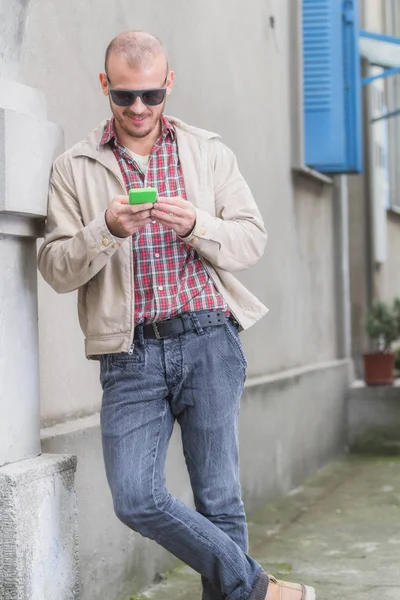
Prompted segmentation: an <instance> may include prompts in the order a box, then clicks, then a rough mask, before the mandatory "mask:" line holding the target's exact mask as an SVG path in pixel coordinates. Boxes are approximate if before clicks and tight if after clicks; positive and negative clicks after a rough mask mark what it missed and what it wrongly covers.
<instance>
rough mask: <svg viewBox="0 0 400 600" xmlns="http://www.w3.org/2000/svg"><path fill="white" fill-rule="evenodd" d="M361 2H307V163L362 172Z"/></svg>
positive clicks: (332, 170) (326, 169)
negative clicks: (359, 18) (359, 3)
mask: <svg viewBox="0 0 400 600" xmlns="http://www.w3.org/2000/svg"><path fill="white" fill-rule="evenodd" d="M357 5H358V0H303V60H304V122H305V126H304V135H305V162H306V164H307V165H308V166H310V167H312V168H314V169H317V170H318V171H322V172H326V173H348V172H359V171H360V170H361V160H362V159H361V98H360V94H361V81H360V58H359V54H358V6H357Z"/></svg>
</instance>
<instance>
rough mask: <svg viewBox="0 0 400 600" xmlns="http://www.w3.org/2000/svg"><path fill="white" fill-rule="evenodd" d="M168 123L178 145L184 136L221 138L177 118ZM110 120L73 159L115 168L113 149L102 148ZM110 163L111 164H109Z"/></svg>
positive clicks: (77, 147)
mask: <svg viewBox="0 0 400 600" xmlns="http://www.w3.org/2000/svg"><path fill="white" fill-rule="evenodd" d="M167 119H168V121H169V122H170V123H171V125H173V126H174V128H175V130H176V134H177V139H178V145H179V139H180V138H181V137H182V136H186V135H190V136H195V137H197V138H198V139H199V140H203V141H208V140H211V139H219V138H220V136H219V135H218V134H217V133H212V132H211V131H206V130H205V129H199V128H198V127H193V126H192V125H187V124H186V123H184V122H183V121H181V120H180V119H177V118H175V117H167ZM107 123H108V120H106V121H103V122H102V123H101V124H100V125H99V127H97V128H96V129H94V130H93V131H92V132H91V133H90V134H89V135H88V136H87V138H85V139H84V140H83V141H82V142H78V143H77V144H76V145H75V146H73V148H72V149H71V154H72V157H73V158H76V157H78V156H87V157H89V158H94V159H95V160H99V161H100V162H102V163H104V164H106V166H108V167H110V168H112V167H114V168H115V162H116V161H115V157H114V154H113V152H112V151H111V149H110V148H109V146H108V145H105V146H101V145H100V142H101V140H102V137H103V135H104V130H105V127H106V126H107ZM107 163H109V164H107Z"/></svg>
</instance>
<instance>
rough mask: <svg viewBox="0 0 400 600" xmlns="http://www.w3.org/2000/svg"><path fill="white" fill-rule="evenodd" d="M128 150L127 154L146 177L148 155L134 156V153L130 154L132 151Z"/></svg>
mask: <svg viewBox="0 0 400 600" xmlns="http://www.w3.org/2000/svg"><path fill="white" fill-rule="evenodd" d="M127 150H128V153H129V154H130V155H131V156H132V158H133V160H134V161H135V163H137V165H138V167H139V169H140V170H141V171H142V173H143V174H144V175H147V169H148V168H149V159H150V154H146V156H140V154H136V152H132V150H129V149H128V148H127Z"/></svg>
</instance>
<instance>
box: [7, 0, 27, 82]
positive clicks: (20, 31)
mask: <svg viewBox="0 0 400 600" xmlns="http://www.w3.org/2000/svg"><path fill="white" fill-rule="evenodd" d="M29 2H30V0H11V2H3V3H2V6H0V77H5V78H10V79H15V80H17V81H18V80H19V78H20V72H19V61H20V53H21V47H22V42H23V38H24V33H25V23H26V18H27V12H28V5H29Z"/></svg>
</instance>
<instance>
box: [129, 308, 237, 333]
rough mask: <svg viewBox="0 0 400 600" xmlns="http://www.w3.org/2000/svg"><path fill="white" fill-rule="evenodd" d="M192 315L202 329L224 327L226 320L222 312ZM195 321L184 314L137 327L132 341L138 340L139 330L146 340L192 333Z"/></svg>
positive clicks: (203, 312) (201, 312)
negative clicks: (140, 329)
mask: <svg viewBox="0 0 400 600" xmlns="http://www.w3.org/2000/svg"><path fill="white" fill-rule="evenodd" d="M193 314H194V315H195V319H196V320H197V321H198V324H199V325H200V326H201V327H202V328H205V327H215V326H217V325H224V324H225V323H226V321H227V318H228V317H227V316H226V315H225V313H223V312H222V311H212V310H210V311H200V312H195V313H193ZM195 319H192V317H191V315H190V314H189V313H184V314H182V315H180V316H179V317H175V318H174V319H167V320H166V321H156V322H155V323H150V324H149V325H138V326H137V327H136V328H135V338H134V339H135V340H139V339H140V334H139V328H142V329H143V337H144V338H145V339H148V340H163V339H164V338H169V337H175V336H177V335H182V334H183V333H190V332H194V331H196V326H195V323H194V320H195Z"/></svg>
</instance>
